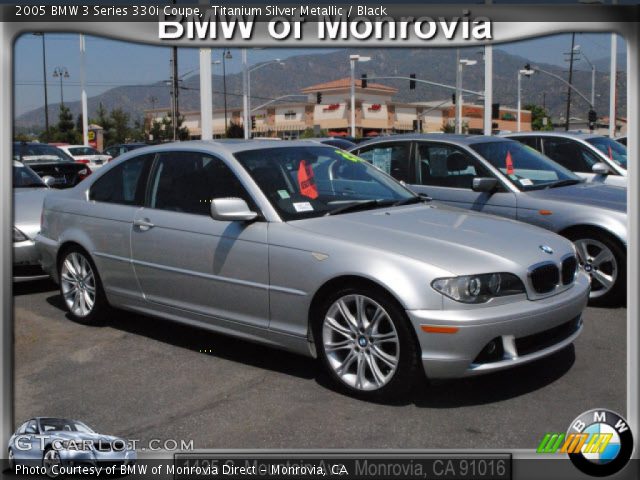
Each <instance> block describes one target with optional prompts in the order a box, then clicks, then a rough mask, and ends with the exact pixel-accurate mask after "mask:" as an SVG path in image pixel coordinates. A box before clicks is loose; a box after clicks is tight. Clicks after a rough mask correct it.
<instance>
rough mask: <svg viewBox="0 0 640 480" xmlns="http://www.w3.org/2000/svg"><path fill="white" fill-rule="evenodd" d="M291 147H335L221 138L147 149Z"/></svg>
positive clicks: (311, 142) (231, 150) (229, 150)
mask: <svg viewBox="0 0 640 480" xmlns="http://www.w3.org/2000/svg"><path fill="white" fill-rule="evenodd" d="M293 147H319V148H335V147H331V146H329V145H324V144H322V143H319V142H317V141H314V140H288V141H286V142H273V141H270V140H243V139H221V140H188V141H184V142H172V143H163V144H160V145H150V146H149V149H148V150H149V151H151V150H153V151H158V152H160V151H165V150H176V149H181V148H185V149H188V150H196V149H205V150H212V151H218V152H219V151H223V152H226V153H228V154H234V153H237V152H244V151H249V150H260V149H274V148H293Z"/></svg>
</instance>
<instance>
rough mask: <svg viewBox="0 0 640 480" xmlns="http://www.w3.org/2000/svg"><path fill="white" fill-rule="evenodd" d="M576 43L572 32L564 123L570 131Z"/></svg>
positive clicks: (565, 127)
mask: <svg viewBox="0 0 640 480" xmlns="http://www.w3.org/2000/svg"><path fill="white" fill-rule="evenodd" d="M575 43H576V34H575V33H572V34H571V52H570V53H569V55H570V58H569V88H568V89H567V117H566V120H565V123H564V129H565V130H566V131H569V117H570V115H571V83H572V82H573V54H574V50H573V49H574V47H575Z"/></svg>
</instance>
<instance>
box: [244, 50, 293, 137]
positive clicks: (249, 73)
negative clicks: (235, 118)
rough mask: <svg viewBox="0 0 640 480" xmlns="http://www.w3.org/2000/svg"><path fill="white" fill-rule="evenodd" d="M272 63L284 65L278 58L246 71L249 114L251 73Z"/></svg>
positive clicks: (250, 133)
mask: <svg viewBox="0 0 640 480" xmlns="http://www.w3.org/2000/svg"><path fill="white" fill-rule="evenodd" d="M273 63H279V64H280V65H284V62H282V61H280V59H279V58H276V59H275V60H269V61H268V62H264V63H260V64H258V65H254V66H253V67H251V68H249V69H248V70H247V90H248V94H247V97H248V100H247V101H248V103H249V107H248V108H249V112H252V111H253V110H252V109H251V72H253V71H255V70H259V69H261V68H262V67H266V66H267V65H271V64H273ZM251 137H252V132H249V138H251Z"/></svg>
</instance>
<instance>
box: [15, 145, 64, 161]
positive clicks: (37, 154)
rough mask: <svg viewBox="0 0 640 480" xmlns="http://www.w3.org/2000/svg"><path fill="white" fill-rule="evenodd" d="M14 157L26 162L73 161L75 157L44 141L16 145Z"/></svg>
mask: <svg viewBox="0 0 640 480" xmlns="http://www.w3.org/2000/svg"><path fill="white" fill-rule="evenodd" d="M13 159H14V160H18V161H20V162H24V163H30V162H34V163H35V162H73V161H74V160H73V158H71V157H70V156H69V155H67V154H66V153H64V152H63V151H62V150H60V149H59V148H56V147H53V146H51V145H46V144H44V143H27V144H19V145H14V147H13Z"/></svg>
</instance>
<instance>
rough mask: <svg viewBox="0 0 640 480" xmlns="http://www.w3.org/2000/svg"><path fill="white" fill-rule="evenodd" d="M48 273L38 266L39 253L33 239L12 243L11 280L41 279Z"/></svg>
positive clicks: (46, 276)
mask: <svg viewBox="0 0 640 480" xmlns="http://www.w3.org/2000/svg"><path fill="white" fill-rule="evenodd" d="M48 277H49V275H47V273H46V272H45V271H44V270H42V268H41V267H40V255H39V254H38V251H37V249H36V245H35V242H34V241H33V240H25V241H24V242H14V244H13V281H14V282H28V281H31V280H41V279H44V278H48Z"/></svg>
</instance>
